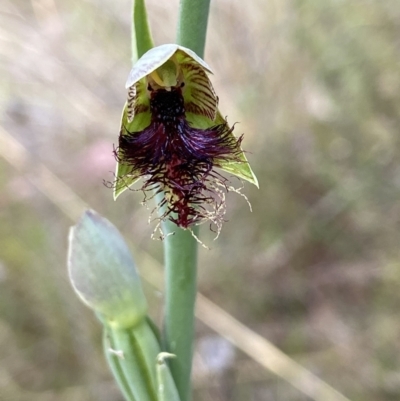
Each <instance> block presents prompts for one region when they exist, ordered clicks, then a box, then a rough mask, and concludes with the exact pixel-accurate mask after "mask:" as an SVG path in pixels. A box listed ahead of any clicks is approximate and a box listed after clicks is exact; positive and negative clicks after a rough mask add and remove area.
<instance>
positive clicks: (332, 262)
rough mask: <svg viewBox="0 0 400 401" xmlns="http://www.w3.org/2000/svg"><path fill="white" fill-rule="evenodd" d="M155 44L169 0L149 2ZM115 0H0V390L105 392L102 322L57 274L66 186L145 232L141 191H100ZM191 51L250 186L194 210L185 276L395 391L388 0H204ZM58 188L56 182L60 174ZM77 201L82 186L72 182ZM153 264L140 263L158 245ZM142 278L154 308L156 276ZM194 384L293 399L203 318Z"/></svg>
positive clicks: (113, 64)
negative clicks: (203, 30)
mask: <svg viewBox="0 0 400 401" xmlns="http://www.w3.org/2000/svg"><path fill="white" fill-rule="evenodd" d="M147 4H148V13H149V16H150V21H151V25H152V27H153V35H154V39H155V43H156V44H157V45H158V44H163V43H170V42H173V41H174V36H175V27H176V19H177V7H178V1H177V0H174V1H168V2H167V1H165V2H164V1H157V0H148V1H147ZM130 9H131V4H130V1H128V0H119V1H114V0H80V1H77V0H70V1H68V2H66V1H61V0H2V4H1V6H0V190H1V196H0V400H1V401H3V400H4V401H10V400H15V401H39V400H40V401H43V400H45V401H53V400H54V401H66V400H69V401H122V396H121V395H120V394H119V391H118V389H117V388H116V386H115V384H114V382H113V380H112V378H111V375H110V373H109V371H108V367H107V366H106V363H105V361H104V358H103V355H102V349H101V346H100V340H101V333H100V332H101V327H100V325H99V324H98V322H97V321H96V320H95V318H94V317H93V315H92V313H91V312H90V311H89V310H88V309H86V308H85V307H84V306H83V305H82V304H81V303H80V302H79V300H78V299H77V297H76V296H75V294H74V293H73V291H72V289H71V286H70V284H69V281H68V277H67V272H66V248H67V234H68V229H69V227H70V226H71V225H72V224H74V222H75V221H76V219H77V218H78V216H79V214H80V213H81V211H82V210H81V207H80V206H82V208H83V202H86V203H88V204H89V205H90V206H91V207H92V208H94V209H95V210H97V211H98V212H100V213H101V214H103V215H104V216H106V217H107V218H109V219H110V220H111V221H112V222H113V223H114V224H115V225H116V226H117V227H118V228H119V229H120V230H121V231H122V232H123V234H124V236H125V237H126V238H127V239H129V241H130V242H131V244H132V249H133V250H134V254H135V258H136V260H137V262H138V265H139V269H140V270H142V271H145V270H146V264H145V263H142V264H141V260H144V259H145V256H146V257H148V255H150V256H151V257H152V258H154V260H155V261H159V262H161V261H162V244H161V243H160V242H157V241H152V240H151V239H150V235H151V233H152V231H153V229H154V226H151V225H148V223H147V214H148V212H147V210H146V209H145V208H144V207H141V206H140V205H139V203H140V201H141V195H140V194H135V193H133V194H132V193H131V194H129V193H125V194H124V195H123V196H121V197H120V198H119V199H118V202H114V201H113V200H112V193H111V190H110V189H108V188H107V187H106V186H104V185H103V180H112V179H113V173H112V172H113V170H114V167H115V161H114V159H113V156H112V150H113V144H116V143H117V137H118V130H119V122H120V114H121V110H122V107H123V104H124V101H125V98H126V91H125V88H124V86H125V80H126V78H127V75H128V73H129V70H130V67H131V63H130V12H131V11H130ZM206 60H207V62H208V63H209V64H210V65H211V67H212V68H213V70H214V72H215V75H214V77H213V78H212V79H213V83H214V86H215V88H216V91H217V94H218V95H219V98H220V109H221V111H222V114H223V115H227V116H228V121H229V122H230V123H233V122H239V124H237V125H236V128H235V132H236V133H237V134H241V133H245V138H244V143H243V146H244V148H245V149H246V150H247V152H248V158H249V160H250V161H251V164H252V166H253V170H254V171H255V173H256V174H257V176H258V179H259V181H260V189H259V190H258V189H256V188H254V187H252V186H251V185H246V186H245V189H244V192H245V193H246V195H247V196H248V198H249V200H250V201H251V203H252V206H253V213H250V211H249V208H248V206H247V204H246V202H245V200H244V199H243V198H241V197H240V196H238V195H236V194H230V195H229V196H228V212H227V220H228V222H227V223H226V224H225V225H224V227H223V230H222V233H221V236H220V238H219V239H218V241H216V242H212V238H213V237H212V235H211V233H208V232H207V229H206V227H204V228H203V230H202V238H203V241H204V242H206V243H208V244H210V245H211V248H212V249H211V250H210V251H207V250H204V249H201V250H200V264H199V290H200V291H201V292H202V293H203V294H204V295H206V296H207V297H209V298H210V299H211V300H213V301H214V302H215V303H216V304H218V305H219V306H221V307H222V308H224V309H225V310H226V311H228V312H229V313H231V314H232V315H233V316H235V317H236V318H237V319H238V320H240V321H241V322H243V323H244V324H245V325H246V326H247V327H249V328H250V329H252V330H254V331H255V332H257V333H259V334H261V335H262V336H263V337H265V338H266V339H268V340H269V341H271V342H272V343H273V344H275V345H276V346H277V347H279V348H280V349H281V350H282V351H283V352H285V353H286V354H287V355H288V356H290V358H293V359H294V360H295V361H297V362H299V363H300V364H302V365H303V366H305V367H306V368H307V369H309V370H311V371H312V372H314V373H315V374H316V375H317V376H319V377H320V378H321V379H323V380H324V381H326V382H327V383H329V384H330V385H331V386H333V387H334V388H335V389H336V390H337V391H339V392H340V393H342V394H344V395H345V396H346V397H348V398H349V399H350V400H352V401H357V400H360V401H391V400H398V399H400V352H399V351H400V350H399V341H400V322H399V319H398V311H399V308H400V291H399V286H400V270H399V241H400V231H399V227H400V202H399V196H400V146H399V142H400V135H399V132H398V131H399V127H400V73H399V71H400V2H399V1H398V0H385V1H382V0H353V1H343V0H302V1H300V0H270V1H264V0H253V1H251V2H246V5H244V2H242V1H240V0H215V1H212V4H211V15H210V20H209V31H208V42H207V47H206ZM71 191H72V192H71ZM80 199H81V200H80ZM155 263H156V262H155ZM146 290H147V293H148V297H149V300H150V305H151V313H152V316H153V317H154V318H155V319H156V320H157V321H158V322H160V321H161V318H162V311H161V305H162V299H161V298H162V294H160V293H159V292H157V291H155V290H154V288H152V287H151V286H149V285H146ZM194 386H195V396H194V400H195V401H203V400H221V401H223V400H235V401H239V400H240V401H241V400H254V401H259V400H260V401H263V400H267V401H274V400H285V401H292V400H293V401H309V400H311V398H308V397H307V396H305V395H304V394H303V393H302V392H301V391H299V390H296V389H294V388H293V387H292V386H291V385H290V384H288V383H287V382H286V381H285V380H284V379H282V378H280V377H277V376H275V375H274V374H273V373H271V372H270V371H268V370H264V369H263V368H261V367H260V366H259V365H258V364H257V363H256V362H255V361H253V360H252V359H251V358H249V357H247V356H245V355H244V354H243V353H241V352H240V351H238V350H236V349H235V348H234V347H233V346H231V345H230V344H229V343H228V342H227V341H226V340H224V339H223V338H221V337H219V336H218V335H217V334H216V333H215V332H214V331H213V330H212V328H210V327H207V326H206V325H204V324H203V323H201V322H198V325H197V345H196V354H195V367H194Z"/></svg>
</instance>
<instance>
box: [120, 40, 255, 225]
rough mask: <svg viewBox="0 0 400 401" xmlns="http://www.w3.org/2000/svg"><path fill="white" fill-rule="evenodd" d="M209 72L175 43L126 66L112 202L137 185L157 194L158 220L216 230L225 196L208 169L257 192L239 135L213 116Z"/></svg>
mask: <svg viewBox="0 0 400 401" xmlns="http://www.w3.org/2000/svg"><path fill="white" fill-rule="evenodd" d="M210 73H212V72H211V69H210V67H209V66H208V65H207V64H206V63H205V62H204V61H203V60H202V59H201V58H200V57H198V56H197V55H196V54H195V53H194V52H193V51H191V50H189V49H187V48H185V47H182V46H178V45H175V44H167V45H162V46H158V47H155V48H153V49H151V50H149V51H148V52H147V53H145V54H144V55H143V56H142V57H141V58H140V59H139V60H138V61H137V63H136V64H135V65H134V67H133V69H132V71H131V73H130V75H129V78H128V81H127V84H126V87H127V89H128V99H127V102H126V104H125V107H124V111H123V115H122V123H121V131H120V135H119V143H118V147H117V148H116V149H115V152H114V153H115V157H116V160H117V170H116V180H115V182H114V198H115V199H116V198H117V197H118V196H119V195H120V194H121V193H122V192H124V191H125V190H126V189H128V188H130V187H131V186H132V185H133V184H134V183H135V182H136V181H138V180H139V179H142V186H141V187H140V188H139V189H138V190H142V191H143V192H144V194H145V200H146V195H147V194H148V193H152V194H160V195H161V197H158V198H157V199H158V200H159V203H158V207H157V209H160V210H162V211H163V212H162V213H161V215H160V216H161V217H160V220H162V221H163V220H166V219H169V220H171V221H173V222H174V223H175V224H176V225H177V226H179V227H181V228H184V229H187V228H189V227H190V226H191V225H193V224H199V223H202V222H205V221H209V222H211V223H214V224H215V225H216V226H217V229H218V232H219V230H220V227H221V224H222V221H223V216H224V213H225V193H226V192H229V191H231V190H234V191H236V192H237V191H238V190H235V189H233V187H232V186H231V185H230V182H229V180H228V178H225V177H224V176H223V175H221V173H220V172H218V171H217V170H216V169H220V170H222V171H224V172H226V173H229V174H231V175H235V176H237V177H238V178H239V179H242V180H246V181H249V182H251V183H253V184H254V185H256V186H258V182H257V178H256V177H255V175H254V173H253V172H252V170H251V168H250V165H249V163H248V161H247V159H246V156H245V155H244V153H243V150H242V148H241V142H242V136H240V137H238V138H237V137H235V135H234V134H233V127H230V126H229V125H228V123H227V121H226V120H225V119H224V118H223V117H222V115H221V113H220V112H219V110H218V97H217V96H216V94H215V92H214V89H213V86H212V84H211V82H210V80H209V77H208V74H210Z"/></svg>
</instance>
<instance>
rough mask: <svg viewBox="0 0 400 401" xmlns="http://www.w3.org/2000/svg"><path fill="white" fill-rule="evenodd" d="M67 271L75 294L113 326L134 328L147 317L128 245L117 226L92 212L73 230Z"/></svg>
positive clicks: (140, 286) (70, 238)
mask: <svg viewBox="0 0 400 401" xmlns="http://www.w3.org/2000/svg"><path fill="white" fill-rule="evenodd" d="M68 270H69V276H70V280H71V283H72V286H73V288H74V290H75V292H76V293H77V294H78V296H79V297H80V298H81V299H82V301H83V302H84V303H85V304H86V305H88V306H89V307H90V308H91V309H93V310H94V311H95V312H96V313H98V314H100V315H101V317H102V319H103V320H104V321H106V322H107V324H109V325H110V326H112V327H118V328H127V327H133V326H135V325H137V324H138V323H140V322H141V321H142V320H143V319H145V318H146V312H147V302H146V299H145V296H144V293H143V289H142V285H141V281H140V278H139V276H138V273H137V271H136V268H135V264H134V262H133V259H132V256H131V254H130V252H129V249H128V246H127V245H126V243H125V241H124V239H123V238H122V236H121V234H120V233H119V231H118V230H117V229H116V228H115V226H113V225H112V224H111V223H110V222H109V221H108V220H107V219H105V218H104V217H101V216H100V215H99V214H97V213H96V212H94V211H92V210H88V211H86V212H85V213H84V215H83V216H82V218H81V220H80V221H79V222H78V224H77V225H76V226H74V227H72V228H71V230H70V235H69V252H68Z"/></svg>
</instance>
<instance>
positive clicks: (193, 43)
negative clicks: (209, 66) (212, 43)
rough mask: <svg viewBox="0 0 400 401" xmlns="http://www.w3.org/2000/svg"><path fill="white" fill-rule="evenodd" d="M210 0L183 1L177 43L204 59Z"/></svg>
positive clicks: (180, 9)
mask: <svg viewBox="0 0 400 401" xmlns="http://www.w3.org/2000/svg"><path fill="white" fill-rule="evenodd" d="M209 9H210V0H181V2H180V6H179V20H178V32H177V43H178V45H182V46H185V47H187V48H189V49H191V50H193V51H194V52H195V53H196V54H197V55H198V56H200V57H201V58H204V57H203V56H204V45H205V42H206V33H207V21H208V12H209Z"/></svg>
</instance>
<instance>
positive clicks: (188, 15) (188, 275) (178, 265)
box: [163, 0, 209, 401]
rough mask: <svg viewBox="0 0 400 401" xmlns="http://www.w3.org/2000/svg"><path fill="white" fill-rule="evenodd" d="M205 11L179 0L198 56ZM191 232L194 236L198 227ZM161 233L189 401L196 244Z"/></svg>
mask: <svg viewBox="0 0 400 401" xmlns="http://www.w3.org/2000/svg"><path fill="white" fill-rule="evenodd" d="M208 11H209V0H200V1H199V0H181V3H180V9H179V22H178V32H177V43H178V44H179V45H182V46H185V47H188V48H190V49H191V50H193V51H194V52H196V53H197V54H198V55H199V56H200V57H203V54H204V45H205V39H206V31H207V19H208ZM192 230H193V233H194V234H195V235H197V233H198V227H193V228H192ZM163 232H164V234H165V235H166V238H165V239H164V259H165V322H164V332H163V336H164V344H165V347H166V350H167V351H168V352H170V353H172V354H175V355H176V356H177V357H176V358H174V359H171V360H170V361H169V362H170V367H171V373H172V376H173V378H174V380H175V384H176V387H177V389H178V392H179V395H180V398H181V400H182V401H189V400H190V398H191V383H190V375H191V367H192V355H193V339H194V307H195V301H196V281H197V246H198V244H197V241H196V239H195V238H194V237H193V235H192V233H191V232H190V231H189V230H183V229H181V228H179V227H177V226H176V225H175V224H174V223H172V222H170V221H166V222H165V223H163ZM168 234H172V235H168Z"/></svg>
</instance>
